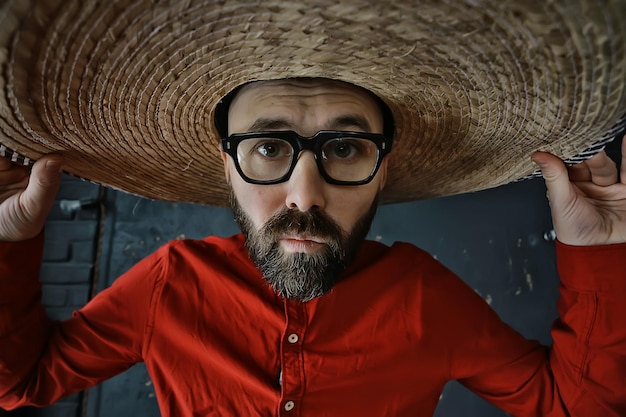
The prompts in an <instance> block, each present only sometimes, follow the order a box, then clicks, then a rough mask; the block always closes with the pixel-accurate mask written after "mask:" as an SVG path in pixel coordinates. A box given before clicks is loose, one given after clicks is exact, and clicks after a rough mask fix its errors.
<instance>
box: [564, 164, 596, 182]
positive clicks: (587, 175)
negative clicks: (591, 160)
mask: <svg viewBox="0 0 626 417" xmlns="http://www.w3.org/2000/svg"><path fill="white" fill-rule="evenodd" d="M567 171H568V172H569V178H570V180H572V181H574V182H585V181H591V171H589V167H588V166H587V164H584V163H578V164H574V165H572V166H569V167H568V168H567Z"/></svg>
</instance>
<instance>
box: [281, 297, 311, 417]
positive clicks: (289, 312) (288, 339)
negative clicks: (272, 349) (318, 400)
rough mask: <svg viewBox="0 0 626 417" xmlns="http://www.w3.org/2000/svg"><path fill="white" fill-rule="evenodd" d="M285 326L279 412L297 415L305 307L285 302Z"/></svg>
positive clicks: (295, 302) (301, 373)
mask: <svg viewBox="0 0 626 417" xmlns="http://www.w3.org/2000/svg"><path fill="white" fill-rule="evenodd" d="M284 308H285V321H286V326H285V330H284V333H283V336H282V342H281V371H282V384H281V394H282V395H281V397H282V401H283V403H282V406H281V412H282V413H285V415H287V414H289V415H293V416H296V415H299V414H300V411H299V407H298V406H297V402H298V400H299V399H300V398H301V397H302V395H303V393H304V392H303V391H304V362H303V359H304V358H303V352H302V340H303V339H302V338H303V336H304V334H305V329H306V323H307V319H306V306H305V304H303V303H301V302H299V301H296V300H285V301H284Z"/></svg>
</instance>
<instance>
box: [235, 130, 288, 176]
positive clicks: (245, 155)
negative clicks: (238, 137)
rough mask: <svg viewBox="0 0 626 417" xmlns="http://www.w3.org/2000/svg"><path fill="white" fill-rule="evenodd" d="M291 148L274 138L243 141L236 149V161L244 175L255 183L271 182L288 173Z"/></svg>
mask: <svg viewBox="0 0 626 417" xmlns="http://www.w3.org/2000/svg"><path fill="white" fill-rule="evenodd" d="M292 158H293V148H292V147H291V144H290V143H289V142H287V141H285V140H282V139H276V138H253V139H245V140H243V141H241V142H240V143H239V146H238V147H237V160H238V162H239V166H240V168H241V170H242V171H243V173H244V175H245V176H247V177H248V178H251V179H253V180H257V181H273V180H276V179H278V178H280V177H282V176H283V175H285V174H286V173H287V172H288V171H289V166H290V165H291V159H292Z"/></svg>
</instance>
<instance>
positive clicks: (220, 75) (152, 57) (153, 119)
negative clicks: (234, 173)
mask: <svg viewBox="0 0 626 417" xmlns="http://www.w3.org/2000/svg"><path fill="white" fill-rule="evenodd" d="M624 22H626V1H625V0H606V1H602V0H554V1H546V0H525V1H518V0H512V1H506V0H505V1H503V0H458V1H454V0H428V1H390V2H387V1H379V0H376V1H374V0H372V1H346V2H344V1H337V0H303V1H282V0H275V1H266V0H263V1H245V0H244V1H228V0H223V1H208V0H206V1H202V0H197V1H195V0H171V1H153V0H145V1H141V0H118V1H106V0H103V1H93V0H92V1H86V0H85V1H83V0H33V1H27V0H3V1H2V5H0V65H1V74H2V75H1V76H0V130H1V131H0V143H1V144H2V147H1V148H0V153H2V154H4V155H8V156H11V157H13V158H14V159H16V160H24V161H25V163H28V162H29V161H30V160H32V159H36V158H38V157H40V156H41V155H43V154H46V153H49V152H61V153H63V154H64V155H65V158H66V165H65V167H64V169H65V170H66V171H67V172H68V173H70V174H73V175H76V176H79V177H82V178H86V179H89V180H92V181H95V182H98V183H101V184H105V185H108V186H111V187H114V188H117V189H122V190H125V191H127V192H130V193H134V194H138V195H142V196H145V197H149V198H155V199H161V200H171V201H187V202H199V203H205V204H212V205H223V204H226V194H227V185H226V184H225V182H224V179H223V169H222V166H221V159H220V157H219V152H218V148H217V146H218V142H219V137H218V133H217V131H216V130H215V126H214V123H213V116H214V112H215V108H216V105H217V103H218V102H219V100H220V99H221V98H222V97H223V96H225V95H226V94H227V93H228V92H229V91H231V90H233V89H235V88H236V87H237V86H239V85H241V84H243V83H245V82H249V81H253V80H267V79H277V78H288V77H326V78H333V79H339V80H343V81H347V82H351V83H354V84H357V85H360V86H362V87H364V88H366V89H368V90H370V91H372V92H374V93H375V94H377V95H378V96H379V97H381V98H382V99H383V100H384V101H385V102H386V103H387V105H388V106H389V108H390V109H391V111H392V112H393V116H394V119H395V138H394V150H393V152H392V155H391V161H390V162H391V165H390V178H389V185H388V187H387V189H386V191H385V193H384V195H383V200H384V201H385V202H394V201H406V200H412V199H417V198H427V197H434V196H442V195H450V194H455V193H462V192H468V191H473V190H481V189H485V188H489V187H494V186H498V185H500V184H504V183H507V182H510V181H513V180H516V179H519V178H522V177H525V176H528V175H531V174H532V173H533V171H534V169H535V167H533V165H532V163H531V161H530V154H531V153H532V152H533V151H534V150H537V149H542V150H547V151H551V152H554V153H556V154H557V155H559V156H561V157H562V158H565V159H568V158H572V157H574V156H575V155H577V154H580V153H581V152H583V155H584V152H585V151H587V153H593V152H594V150H595V149H597V148H598V147H601V146H602V144H603V143H604V142H605V141H606V140H608V139H610V138H612V137H613V136H614V135H615V134H616V133H617V132H618V131H619V130H620V129H622V128H623V126H624V120H623V117H624V115H625V114H626V83H625V80H626V25H625V24H624ZM620 120H621V121H620ZM594 144H595V145H594Z"/></svg>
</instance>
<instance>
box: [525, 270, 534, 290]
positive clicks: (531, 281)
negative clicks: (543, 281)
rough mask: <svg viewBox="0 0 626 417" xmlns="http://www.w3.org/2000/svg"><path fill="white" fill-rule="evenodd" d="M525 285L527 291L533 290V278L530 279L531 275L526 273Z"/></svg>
mask: <svg viewBox="0 0 626 417" xmlns="http://www.w3.org/2000/svg"><path fill="white" fill-rule="evenodd" d="M526 285H527V286H528V289H529V290H530V291H532V290H533V288H534V283H533V277H532V275H530V274H528V273H527V274H526Z"/></svg>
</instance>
